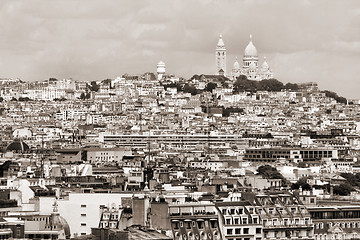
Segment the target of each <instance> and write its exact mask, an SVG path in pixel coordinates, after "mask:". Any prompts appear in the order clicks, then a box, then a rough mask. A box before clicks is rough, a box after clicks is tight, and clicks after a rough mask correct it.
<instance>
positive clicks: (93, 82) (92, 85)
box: [89, 81, 100, 92]
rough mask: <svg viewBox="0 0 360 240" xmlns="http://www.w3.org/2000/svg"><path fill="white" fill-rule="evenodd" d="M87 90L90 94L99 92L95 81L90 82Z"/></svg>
mask: <svg viewBox="0 0 360 240" xmlns="http://www.w3.org/2000/svg"><path fill="white" fill-rule="evenodd" d="M89 88H90V90H91V91H92V92H97V91H99V89H100V86H99V85H98V84H97V83H96V81H91V82H90V86H89Z"/></svg>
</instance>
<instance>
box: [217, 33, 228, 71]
mask: <svg viewBox="0 0 360 240" xmlns="http://www.w3.org/2000/svg"><path fill="white" fill-rule="evenodd" d="M215 55H216V56H215V57H216V73H215V74H217V75H223V76H226V48H225V43H224V41H223V39H222V35H220V37H219V41H218V44H217V45H216V51H215Z"/></svg>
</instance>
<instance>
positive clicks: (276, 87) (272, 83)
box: [260, 78, 284, 92]
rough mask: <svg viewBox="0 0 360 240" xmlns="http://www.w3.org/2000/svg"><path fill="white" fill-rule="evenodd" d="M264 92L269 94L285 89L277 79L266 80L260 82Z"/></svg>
mask: <svg viewBox="0 0 360 240" xmlns="http://www.w3.org/2000/svg"><path fill="white" fill-rule="evenodd" d="M260 86H261V89H262V90H266V91H269V92H280V91H281V89H283V88H284V84H283V83H282V82H280V81H279V80H277V79H274V78H272V79H264V80H261V81H260Z"/></svg>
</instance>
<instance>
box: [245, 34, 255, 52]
mask: <svg viewBox="0 0 360 240" xmlns="http://www.w3.org/2000/svg"><path fill="white" fill-rule="evenodd" d="M244 56H254V57H257V56H258V54H257V49H256V47H255V46H254V44H253V43H252V37H251V35H250V42H249V44H248V45H247V46H246V48H245V51H244Z"/></svg>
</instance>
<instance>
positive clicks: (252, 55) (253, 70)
mask: <svg viewBox="0 0 360 240" xmlns="http://www.w3.org/2000/svg"><path fill="white" fill-rule="evenodd" d="M215 55H216V74H217V75H223V76H227V77H229V78H232V79H234V80H235V79H236V78H237V77H239V76H240V75H245V76H246V77H247V78H248V79H249V80H263V79H270V78H273V76H274V75H273V72H272V70H271V69H270V67H269V64H268V63H267V61H266V58H265V57H264V60H263V62H262V64H261V65H260V64H259V56H258V52H257V49H256V47H255V45H254V44H253V42H252V36H251V35H250V41H249V44H248V45H247V46H246V48H245V51H244V56H243V61H242V66H241V65H240V63H239V62H238V60H237V58H236V60H235V62H234V64H233V66H232V69H231V74H230V76H228V75H227V74H226V48H225V43H224V40H223V39H222V36H221V35H220V37H219V41H218V44H217V46H216V51H215Z"/></svg>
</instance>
